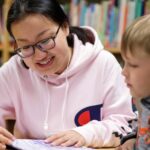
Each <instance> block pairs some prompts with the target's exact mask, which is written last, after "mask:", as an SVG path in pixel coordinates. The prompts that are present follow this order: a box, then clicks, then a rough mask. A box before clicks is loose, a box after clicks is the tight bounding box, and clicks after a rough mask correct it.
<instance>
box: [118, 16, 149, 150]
mask: <svg viewBox="0 0 150 150" xmlns="http://www.w3.org/2000/svg"><path fill="white" fill-rule="evenodd" d="M121 55H122V57H123V60H124V62H125V64H124V68H123V71H122V74H123V75H124V76H125V82H126V84H127V86H128V87H129V89H130V92H131V94H132V96H133V98H134V99H135V100H136V105H137V109H138V111H139V121H138V122H139V123H138V132H137V139H136V142H135V140H134V139H132V138H130V139H129V140H128V141H126V142H125V143H124V144H123V145H122V146H120V147H119V148H118V150H132V149H136V150H147V149H150V15H146V16H142V17H140V18H138V19H137V20H135V21H134V22H133V23H132V24H131V25H130V26H129V27H128V28H127V29H126V31H125V33H124V34H123V37H122V42H121ZM133 137H134V136H133ZM133 143H135V144H133Z"/></svg>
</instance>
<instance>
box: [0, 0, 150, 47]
mask: <svg viewBox="0 0 150 150" xmlns="http://www.w3.org/2000/svg"><path fill="white" fill-rule="evenodd" d="M0 1H1V0H0ZM63 8H64V9H65V11H66V13H67V15H68V16H69V19H70V24H71V25H73V26H85V25H86V26H91V27H93V28H94V29H96V31H97V32H98V34H99V36H100V39H101V41H102V43H103V44H104V45H105V47H108V48H110V47H111V48H116V47H119V43H120V40H121V36H122V34H123V32H124V30H125V28H126V27H127V26H128V25H129V24H131V22H132V21H133V20H134V19H136V18H137V17H139V16H142V15H146V14H149V13H150V0H70V1H67V2H66V1H64V2H63ZM2 10H4V9H3V5H0V43H1V41H2V40H3V32H4V31H3V30H4V26H3V22H4V21H3V20H4V19H3V11H2Z"/></svg>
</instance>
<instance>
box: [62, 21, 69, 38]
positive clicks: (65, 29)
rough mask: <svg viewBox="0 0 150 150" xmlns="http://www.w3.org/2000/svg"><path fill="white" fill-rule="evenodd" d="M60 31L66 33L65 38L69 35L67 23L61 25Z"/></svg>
mask: <svg viewBox="0 0 150 150" xmlns="http://www.w3.org/2000/svg"><path fill="white" fill-rule="evenodd" d="M62 29H63V31H64V32H65V33H66V36H68V35H69V33H70V30H69V24H68V23H67V22H65V23H64V24H63V25H62Z"/></svg>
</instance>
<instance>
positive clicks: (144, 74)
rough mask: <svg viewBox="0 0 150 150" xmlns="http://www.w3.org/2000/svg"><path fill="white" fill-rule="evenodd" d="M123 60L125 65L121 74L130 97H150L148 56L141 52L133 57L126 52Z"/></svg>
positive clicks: (149, 62) (149, 56)
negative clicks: (128, 89)
mask: <svg viewBox="0 0 150 150" xmlns="http://www.w3.org/2000/svg"><path fill="white" fill-rule="evenodd" d="M123 59H124V61H125V65H124V68H123V71H122V74H123V75H124V76H125V82H126V83H127V86H128V87H129V88H130V92H131V94H132V96H133V97H135V98H137V99H141V98H144V97H147V96H150V55H148V54H146V52H144V51H141V50H139V51H138V50H137V51H136V52H135V54H134V55H133V54H131V52H130V51H127V55H126V56H125V57H124V56H123Z"/></svg>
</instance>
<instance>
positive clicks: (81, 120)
mask: <svg viewBox="0 0 150 150" xmlns="http://www.w3.org/2000/svg"><path fill="white" fill-rule="evenodd" d="M102 107H103V104H100V105H95V106H89V107H86V108H84V109H82V110H80V111H79V112H78V113H77V114H76V116H75V124H76V125H77V126H82V125H84V124H87V123H88V122H90V121H92V120H98V121H101V108H102Z"/></svg>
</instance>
